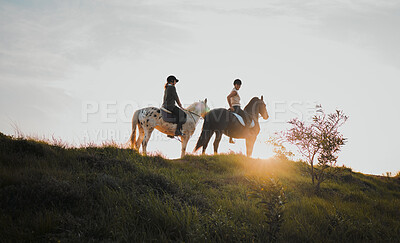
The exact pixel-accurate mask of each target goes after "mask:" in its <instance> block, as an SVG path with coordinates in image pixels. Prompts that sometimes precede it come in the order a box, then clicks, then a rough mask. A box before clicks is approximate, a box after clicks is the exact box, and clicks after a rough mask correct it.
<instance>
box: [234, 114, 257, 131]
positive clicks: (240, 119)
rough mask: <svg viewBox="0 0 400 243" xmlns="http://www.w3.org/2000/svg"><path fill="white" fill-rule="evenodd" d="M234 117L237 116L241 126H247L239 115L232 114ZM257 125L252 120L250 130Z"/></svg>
mask: <svg viewBox="0 0 400 243" xmlns="http://www.w3.org/2000/svg"><path fill="white" fill-rule="evenodd" d="M232 114H233V115H235V116H236V118H237V119H238V120H239V122H240V124H242V126H246V125H245V123H244V120H243V117H241V116H240V115H239V114H237V113H235V112H232ZM255 125H256V124H255V123H254V121H253V120H251V124H250V128H252V127H254V126H255Z"/></svg>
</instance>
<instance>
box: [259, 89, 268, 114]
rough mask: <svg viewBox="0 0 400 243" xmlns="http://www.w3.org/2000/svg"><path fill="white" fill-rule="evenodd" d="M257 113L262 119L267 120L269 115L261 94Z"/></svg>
mask: <svg viewBox="0 0 400 243" xmlns="http://www.w3.org/2000/svg"><path fill="white" fill-rule="evenodd" d="M258 103H259V105H258V113H259V114H260V115H261V116H262V118H264V120H267V119H268V117H269V115H268V112H267V106H266V105H265V102H264V97H263V96H262V95H261V99H260V100H259V101H258Z"/></svg>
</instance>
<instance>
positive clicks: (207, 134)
mask: <svg viewBox="0 0 400 243" xmlns="http://www.w3.org/2000/svg"><path fill="white" fill-rule="evenodd" d="M211 136H212V134H211V131H210V125H209V121H208V119H207V116H206V117H205V118H204V123H203V128H202V130H201V135H200V137H199V140H197V144H196V147H195V148H194V150H193V152H196V151H197V150H199V149H200V148H201V147H205V146H207V144H208V142H209V141H210V138H211Z"/></svg>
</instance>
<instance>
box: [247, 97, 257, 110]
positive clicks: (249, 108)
mask: <svg viewBox="0 0 400 243" xmlns="http://www.w3.org/2000/svg"><path fill="white" fill-rule="evenodd" d="M259 100H260V99H259V98H258V97H253V98H252V99H251V100H250V102H249V103H248V104H247V105H246V106H245V107H244V110H245V111H246V112H250V111H251V110H252V109H253V106H254V104H255V103H256V102H257V101H259Z"/></svg>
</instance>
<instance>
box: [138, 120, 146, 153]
mask: <svg viewBox="0 0 400 243" xmlns="http://www.w3.org/2000/svg"><path fill="white" fill-rule="evenodd" d="M138 127H139V137H138V139H137V140H136V149H137V151H139V149H140V145H142V141H143V138H144V129H143V127H142V126H141V125H140V124H139V123H138Z"/></svg>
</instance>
